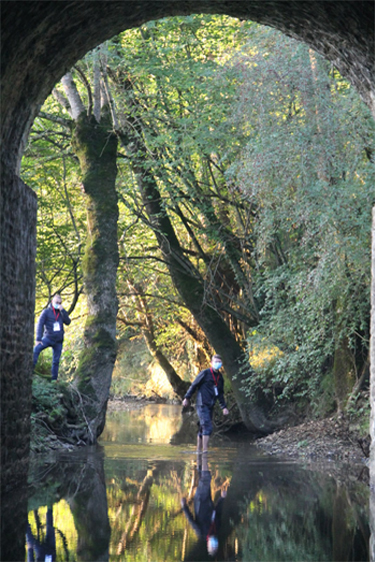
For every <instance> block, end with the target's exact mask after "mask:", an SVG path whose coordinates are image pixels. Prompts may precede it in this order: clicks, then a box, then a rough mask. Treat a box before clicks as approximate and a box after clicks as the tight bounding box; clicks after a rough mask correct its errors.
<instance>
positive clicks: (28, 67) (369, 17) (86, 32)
mask: <svg viewBox="0 0 375 562" xmlns="http://www.w3.org/2000/svg"><path fill="white" fill-rule="evenodd" d="M196 12H210V13H224V14H228V15H231V16H235V17H240V18H246V19H252V20H254V21H257V22H260V23H262V24H265V25H270V26H272V27H276V28H278V29H280V30H281V31H283V32H285V33H287V34H289V35H292V36H293V37H296V38H299V39H302V40H303V41H305V42H307V43H308V44H310V45H312V46H313V47H314V48H315V49H316V50H317V51H319V52H320V53H322V54H323V55H324V56H325V57H326V58H328V59H329V60H331V61H333V62H334V64H335V65H336V66H337V67H338V68H339V70H340V71H341V73H342V74H343V75H345V76H346V77H348V78H349V80H351V82H352V83H353V84H354V85H355V86H356V87H357V89H358V90H359V91H360V93H361V95H362V96H363V98H364V99H365V100H366V103H368V104H369V105H371V103H374V99H375V96H374V82H373V80H374V72H373V71H374V3H373V2H372V0H370V1H366V0H365V1H362V0H345V1H335V0H324V2H322V1H314V0H290V1H288V0H282V1H280V0H248V1H242V0H230V1H228V0H226V1H222V0H200V1H197V0H190V1H189V0H184V1H183V0H174V1H169V0H163V1H156V2H155V1H154V2H150V1H145V0H143V1H142V2H135V1H131V0H128V1H110V2H108V1H104V2H103V1H100V0H99V1H86V2H82V1H72V2H67V1H64V0H63V1H60V2H48V1H47V2H45V1H44V2H40V1H34V2H14V1H8V0H3V1H2V2H1V13H2V34H1V44H2V74H3V76H4V80H3V81H2V85H1V96H2V109H3V120H4V122H3V123H4V124H3V129H2V135H3V139H4V146H5V147H9V148H10V147H11V151H10V152H8V154H7V158H8V159H12V161H13V165H16V162H15V161H14V159H15V158H16V159H17V160H19V158H20V154H21V153H22V148H23V143H24V141H25V138H26V136H27V134H28V130H29V127H30V125H31V123H32V121H33V119H34V117H35V115H36V114H37V112H38V109H39V107H40V104H41V103H43V101H44V99H45V98H46V96H47V95H48V94H49V92H50V91H51V89H52V87H53V86H54V84H55V83H56V82H57V81H58V80H59V79H60V78H61V76H62V75H63V74H64V73H65V72H66V70H68V69H69V68H70V67H71V66H72V65H73V64H74V63H75V62H76V60H78V59H79V58H80V57H82V56H83V55H84V54H85V53H86V52H87V51H88V50H89V49H92V48H93V47H95V46H96V45H98V44H99V43H100V42H102V41H104V40H105V39H108V38H110V37H111V36H113V35H115V34H116V33H118V32H120V31H122V30H124V29H126V28H129V27H134V26H137V25H139V24H141V23H143V22H144V21H146V20H150V19H155V18H158V17H163V16H169V15H178V14H189V13H196Z"/></svg>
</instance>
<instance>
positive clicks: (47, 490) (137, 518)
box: [25, 405, 369, 562]
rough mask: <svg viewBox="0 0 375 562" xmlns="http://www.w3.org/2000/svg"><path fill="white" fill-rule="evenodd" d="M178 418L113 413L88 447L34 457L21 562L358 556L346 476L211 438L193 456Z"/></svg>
mask: <svg viewBox="0 0 375 562" xmlns="http://www.w3.org/2000/svg"><path fill="white" fill-rule="evenodd" d="M181 423H182V422H181V409H180V408H179V407H177V406H168V405H147V406H145V407H143V408H138V409H137V410H130V411H127V410H123V411H113V412H109V413H108V416H107V423H106V428H105V431H104V433H103V435H102V436H101V439H100V445H99V446H98V447H87V448H84V449H82V450H80V451H78V452H72V453H69V452H67V453H59V454H55V455H53V456H51V455H49V456H46V457H41V456H39V457H38V458H37V459H35V460H34V461H33V462H32V464H31V469H30V478H29V482H30V485H29V490H30V492H29V500H28V512H29V515H28V521H29V525H28V528H27V539H28V541H27V542H28V546H27V545H25V560H33V559H34V560H39V559H41V560H43V561H44V562H53V561H54V560H58V561H60V560H61V561H78V560H82V561H89V562H94V561H132V562H133V561H134V562H143V561H145V562H146V561H147V562H159V561H160V562H169V561H174V560H178V561H182V560H196V561H206V560H228V561H265V562H266V561H267V562H271V561H272V562H276V561H288V562H291V561H298V562H302V561H303V562H305V561H319V562H320V561H324V560H327V561H340V562H341V561H344V560H345V561H349V560H361V561H363V560H368V557H369V552H368V540H369V521H368V501H369V490H368V486H366V485H365V484H364V483H361V482H360V481H359V480H358V479H357V478H356V477H355V476H353V475H352V474H350V475H349V474H348V475H347V476H345V472H340V473H338V472H337V470H336V468H337V467H336V465H334V464H333V463H328V464H326V465H325V466H320V467H319V469H317V468H316V469H314V470H312V469H311V467H310V468H308V467H305V466H303V464H301V463H297V462H287V461H285V460H282V459H276V458H274V457H270V456H268V455H266V454H264V453H262V452H260V451H259V450H258V449H257V448H255V447H254V446H253V445H251V444H249V443H244V442H242V443H232V442H230V441H229V440H222V439H221V440H216V441H213V442H212V447H211V448H210V451H209V453H208V455H207V456H206V455H204V456H203V458H202V455H197V454H196V452H195V447H194V442H193V441H194V438H193V437H192V436H188V437H187V438H186V439H185V441H186V440H187V441H190V442H188V443H186V442H185V443H181V438H178V437H181ZM179 430H180V432H179ZM183 440H184V439H182V441H183ZM177 443H180V444H177ZM333 469H335V470H333ZM337 474H339V476H338V475H337ZM334 475H335V476H334ZM208 550H210V552H211V554H209V552H208ZM38 553H39V556H40V557H41V558H37V556H38ZM32 556H34V558H32Z"/></svg>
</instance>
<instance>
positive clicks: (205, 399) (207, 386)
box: [182, 355, 229, 453]
mask: <svg viewBox="0 0 375 562" xmlns="http://www.w3.org/2000/svg"><path fill="white" fill-rule="evenodd" d="M222 365H223V363H222V359H221V357H220V355H214V356H213V357H212V360H211V367H209V368H208V369H204V370H203V371H201V372H200V373H199V375H198V376H197V377H196V379H195V380H194V381H193V382H192V384H191V386H190V388H189V389H188V391H187V393H186V394H185V396H184V400H183V402H182V405H183V406H184V407H186V406H188V405H189V402H190V398H191V397H192V396H193V394H194V392H196V391H197V392H198V394H197V403H196V406H197V414H198V417H199V432H198V437H197V449H198V452H203V453H207V450H208V442H209V439H210V435H211V433H212V429H213V428H212V414H213V409H214V406H215V402H216V400H219V404H220V406H221V409H222V410H223V414H224V415H225V416H227V415H228V414H229V411H228V409H227V405H226V403H225V400H224V380H223V375H222V374H221V372H220V369H221V367H222Z"/></svg>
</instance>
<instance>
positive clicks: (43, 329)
mask: <svg viewBox="0 0 375 562" xmlns="http://www.w3.org/2000/svg"><path fill="white" fill-rule="evenodd" d="M70 322H71V320H70V318H69V316H68V313H67V312H66V311H65V310H64V308H63V305H62V299H61V296H60V295H58V294H56V295H54V297H53V298H52V302H51V303H50V304H49V306H48V307H47V308H45V309H44V310H43V312H42V314H41V315H40V317H39V320H38V324H37V328H36V343H35V347H34V355H33V369H34V367H35V365H36V363H37V361H38V357H39V355H40V353H41V352H42V351H43V350H44V349H46V348H47V347H52V351H53V356H52V373H51V374H52V380H53V381H56V380H57V377H58V373H59V364H60V357H61V352H62V346H63V340H64V324H66V325H67V326H68V325H69V324H70Z"/></svg>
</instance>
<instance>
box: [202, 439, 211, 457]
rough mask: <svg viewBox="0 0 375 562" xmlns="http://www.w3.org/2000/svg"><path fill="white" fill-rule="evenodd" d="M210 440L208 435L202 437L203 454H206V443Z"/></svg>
mask: <svg viewBox="0 0 375 562" xmlns="http://www.w3.org/2000/svg"><path fill="white" fill-rule="evenodd" d="M209 440H210V436H209V435H203V437H202V442H203V443H202V444H203V453H207V452H208V442H209Z"/></svg>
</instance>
